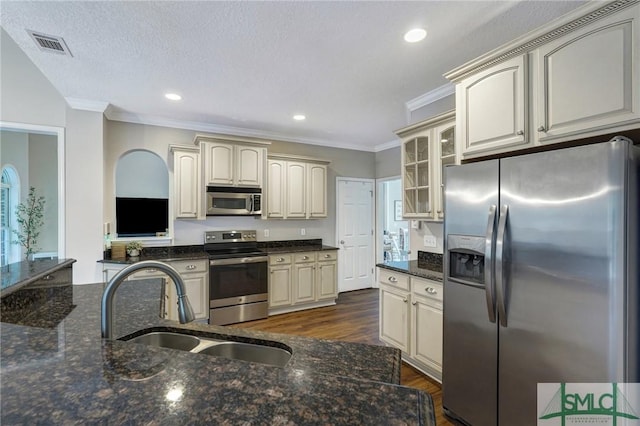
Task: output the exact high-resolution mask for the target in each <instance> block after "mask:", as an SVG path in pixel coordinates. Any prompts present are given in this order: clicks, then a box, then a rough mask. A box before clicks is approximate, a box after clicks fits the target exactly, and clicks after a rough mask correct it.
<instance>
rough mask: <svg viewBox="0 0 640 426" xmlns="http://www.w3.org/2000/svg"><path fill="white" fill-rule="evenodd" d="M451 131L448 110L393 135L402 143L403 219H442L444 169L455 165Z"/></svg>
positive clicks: (452, 125)
mask: <svg viewBox="0 0 640 426" xmlns="http://www.w3.org/2000/svg"><path fill="white" fill-rule="evenodd" d="M455 131H456V129H455V111H449V112H447V113H444V114H441V115H438V116H436V117H433V118H430V119H428V120H424V121H421V122H419V123H416V124H413V125H411V126H409V127H405V128H404V129H400V130H398V131H397V132H396V133H397V135H398V136H400V138H401V140H402V197H403V200H402V214H403V217H404V218H406V219H420V220H433V221H439V220H442V219H443V218H444V202H443V201H444V200H443V189H444V178H443V176H444V167H445V166H447V165H451V164H458V159H457V156H456V149H455V146H456V145H455Z"/></svg>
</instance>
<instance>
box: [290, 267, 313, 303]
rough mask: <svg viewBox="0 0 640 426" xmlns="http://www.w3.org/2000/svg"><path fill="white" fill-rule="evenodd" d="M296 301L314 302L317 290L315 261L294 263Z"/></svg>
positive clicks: (294, 295)
mask: <svg viewBox="0 0 640 426" xmlns="http://www.w3.org/2000/svg"><path fill="white" fill-rule="evenodd" d="M293 268H294V294H293V297H294V300H293V302H294V303H301V302H313V301H314V300H315V298H316V292H315V269H316V268H315V262H313V263H301V264H297V265H294V267H293Z"/></svg>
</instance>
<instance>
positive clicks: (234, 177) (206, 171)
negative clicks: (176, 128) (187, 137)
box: [194, 134, 271, 188]
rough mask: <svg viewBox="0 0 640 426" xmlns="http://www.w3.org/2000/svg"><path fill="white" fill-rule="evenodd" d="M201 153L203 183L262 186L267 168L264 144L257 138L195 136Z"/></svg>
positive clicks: (267, 143)
mask: <svg viewBox="0 0 640 426" xmlns="http://www.w3.org/2000/svg"><path fill="white" fill-rule="evenodd" d="M194 143H195V145H196V146H197V145H199V146H200V149H201V152H202V159H203V161H202V166H203V176H204V185H208V186H245V187H252V188H262V186H263V184H264V180H265V173H266V167H267V146H269V145H270V144H271V142H269V141H265V140H262V139H257V138H243V137H239V136H232V135H200V134H198V135H196V137H195V139H194Z"/></svg>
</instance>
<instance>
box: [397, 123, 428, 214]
mask: <svg viewBox="0 0 640 426" xmlns="http://www.w3.org/2000/svg"><path fill="white" fill-rule="evenodd" d="M429 141H430V131H429V130H428V129H427V131H426V132H425V134H423V135H420V136H417V137H413V138H411V139H409V140H408V141H406V142H404V143H403V149H402V174H403V179H402V188H403V197H404V202H403V216H405V217H409V218H422V219H430V218H432V216H433V206H432V201H431V189H432V188H431V155H430V152H429V150H430V148H429Z"/></svg>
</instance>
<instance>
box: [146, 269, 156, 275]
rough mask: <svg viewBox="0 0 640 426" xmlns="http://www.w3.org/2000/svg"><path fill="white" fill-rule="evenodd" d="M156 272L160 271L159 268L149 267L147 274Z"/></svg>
mask: <svg viewBox="0 0 640 426" xmlns="http://www.w3.org/2000/svg"><path fill="white" fill-rule="evenodd" d="M154 272H158V270H157V269H147V274H153V273H154Z"/></svg>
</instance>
